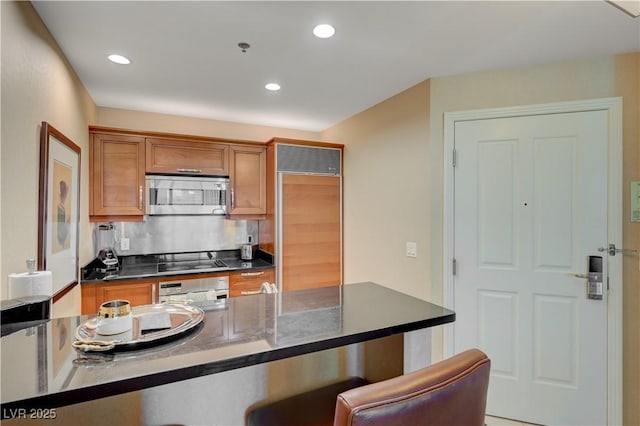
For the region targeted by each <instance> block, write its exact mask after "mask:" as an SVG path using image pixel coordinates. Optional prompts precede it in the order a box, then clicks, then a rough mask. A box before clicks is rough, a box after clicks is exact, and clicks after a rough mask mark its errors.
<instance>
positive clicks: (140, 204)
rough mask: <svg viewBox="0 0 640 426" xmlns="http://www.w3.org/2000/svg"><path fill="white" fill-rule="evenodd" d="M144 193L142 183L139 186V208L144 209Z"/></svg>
mask: <svg viewBox="0 0 640 426" xmlns="http://www.w3.org/2000/svg"><path fill="white" fill-rule="evenodd" d="M142 195H143V189H142V185H140V187H139V188H138V208H139V209H140V210H142Z"/></svg>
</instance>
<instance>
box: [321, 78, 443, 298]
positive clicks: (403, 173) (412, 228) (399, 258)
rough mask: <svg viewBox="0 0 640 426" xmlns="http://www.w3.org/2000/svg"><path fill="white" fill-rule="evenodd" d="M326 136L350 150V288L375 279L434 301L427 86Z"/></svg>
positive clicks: (346, 222)
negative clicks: (409, 248)
mask: <svg viewBox="0 0 640 426" xmlns="http://www.w3.org/2000/svg"><path fill="white" fill-rule="evenodd" d="M322 138H323V139H324V140H327V141H336V142H340V143H344V144H345V150H344V170H345V172H344V253H345V273H344V275H345V282H347V283H350V282H360V281H375V282H377V283H379V284H382V285H386V286H388V287H393V288H395V289H397V290H400V291H403V292H405V293H408V294H411V295H414V296H416V297H420V298H422V299H429V298H430V285H431V284H430V283H431V280H430V277H429V272H430V270H431V269H432V268H431V265H430V261H431V258H430V256H429V250H428V249H427V247H429V245H430V243H429V241H430V240H431V239H432V238H433V236H432V232H433V231H432V229H431V228H430V224H429V223H428V222H427V221H426V220H425V218H428V217H429V216H430V211H429V210H430V207H431V205H432V202H431V200H430V197H429V194H428V193H427V192H426V191H425V182H428V181H429V176H430V171H429V168H428V162H429V158H430V155H431V153H430V150H429V143H428V142H429V140H428V139H429V82H428V81H425V82H423V83H421V84H418V85H417V86H414V87H412V88H410V89H408V90H406V91H404V92H402V93H399V94H397V95H396V96H393V97H392V98H390V99H388V100H386V101H384V102H382V103H380V104H378V105H376V106H374V107H372V108H370V109H368V110H366V111H364V112H362V113H360V114H358V115H356V116H354V117H352V118H350V119H348V120H346V121H344V122H343V123H341V124H338V125H337V126H334V127H332V128H330V129H328V130H326V131H325V132H323V133H322ZM437 232H439V231H437ZM407 241H412V242H416V243H417V247H418V257H417V258H409V257H407V256H406V254H405V253H406V246H405V244H406V242H407Z"/></svg>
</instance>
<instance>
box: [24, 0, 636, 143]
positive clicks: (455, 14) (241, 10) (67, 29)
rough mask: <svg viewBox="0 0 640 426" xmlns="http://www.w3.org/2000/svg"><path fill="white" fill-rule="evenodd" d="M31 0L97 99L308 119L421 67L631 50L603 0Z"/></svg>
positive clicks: (352, 109)
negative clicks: (329, 33) (328, 30)
mask: <svg viewBox="0 0 640 426" xmlns="http://www.w3.org/2000/svg"><path fill="white" fill-rule="evenodd" d="M33 4H34V7H35V8H36V11H37V12H38V14H39V15H40V17H41V18H42V20H43V21H44V23H45V25H46V26H47V27H48V29H49V30H50V32H51V34H52V35H53V37H54V38H55V39H56V41H57V42H58V44H59V45H60V47H61V49H62V50H63V52H64V54H65V56H66V57H67V59H68V60H69V62H70V63H71V66H72V67H73V68H74V70H75V71H76V72H77V74H78V76H79V77H80V79H81V80H82V82H83V83H84V85H85V86H86V88H87V90H88V91H89V93H90V94H91V96H92V97H93V99H94V101H95V102H96V104H97V105H98V106H100V107H113V108H124V109H132V110H141V111H149V112H158V113H166V114H175V115H183V116H191V117H200V118H208V119H216V120H227V121H234V122H240V123H251V124H260V125H269V126H277V127H286V128H292V129H303V130H310V131H321V130H324V129H326V128H327V127H330V126H331V125H334V124H336V123H338V122H340V121H342V120H344V119H346V118H348V117H350V116H352V115H354V114H356V113H358V112H360V111H363V110H365V109H367V108H368V107H370V106H373V105H375V104H376V103H378V102H380V101H383V100H384V99H387V98H389V97H390V96H393V95H394V94H396V93H398V92H400V91H402V90H404V89H407V88H409V87H411V86H413V85H415V84H417V83H419V82H421V81H423V80H425V79H427V78H431V77H437V76H445V75H454V74H462V73H469V72H476V71H482V70H492V69H500V68H507V67H517V66H524V65H531V64H539V63H546V62H555V61H563V60H572V59H580V58H589V57H594V56H599V55H611V54H620V53H626V52H632V51H640V18H633V17H631V16H629V15H628V14H625V13H624V12H622V11H621V10H620V9H618V8H616V7H614V6H613V5H612V4H609V3H606V2H604V1H532V2H525V1H497V2H488V1H470V2H464V1H410V2H400V1H389V2H378V1H376V2H365V1H353V2H352V1H332V2H329V1H320V2H312V1H283V2H269V1H257V2H246V1H227V2H223V1H199V2H186V1H160V2H149V1H135V2H134V1H125V2H119V1H104V2H103V1H80V2H77V1H69V2H57V1H42V2H40V1H35V2H33ZM318 23H330V24H332V25H333V26H334V27H335V28H336V34H335V35H334V36H333V37H332V38H329V39H319V38H316V37H315V36H313V34H312V32H311V31H312V29H313V27H314V26H315V25H316V24H318ZM239 42H246V43H249V44H250V45H251V47H250V48H249V49H248V50H247V51H246V52H245V53H243V52H242V51H241V49H240V48H239V47H238V43H239ZM111 53H119V54H121V55H124V56H127V57H128V58H129V59H131V61H132V62H131V64H129V65H117V64H113V63H111V62H109V61H108V60H107V55H108V54H111ZM270 81H275V82H277V83H279V84H280V85H281V86H282V89H281V90H280V91H278V92H269V91H267V90H265V89H264V85H265V83H267V82H270Z"/></svg>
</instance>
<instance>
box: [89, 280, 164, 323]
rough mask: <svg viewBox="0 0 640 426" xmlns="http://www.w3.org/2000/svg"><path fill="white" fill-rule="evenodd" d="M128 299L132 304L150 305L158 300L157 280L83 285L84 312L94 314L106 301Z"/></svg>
mask: <svg viewBox="0 0 640 426" xmlns="http://www.w3.org/2000/svg"><path fill="white" fill-rule="evenodd" d="M121 299H124V300H128V301H129V302H131V306H138V305H149V304H152V303H157V301H158V281H157V280H136V281H117V282H105V283H99V284H84V285H83V286H82V314H83V315H85V314H93V313H97V312H98V308H100V305H101V304H102V303H104V302H108V301H110V300H121Z"/></svg>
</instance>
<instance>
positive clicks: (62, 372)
mask: <svg viewBox="0 0 640 426" xmlns="http://www.w3.org/2000/svg"><path fill="white" fill-rule="evenodd" d="M212 306H213V305H211V306H207V305H206V304H203V305H201V306H200V307H201V308H202V309H203V310H204V311H205V317H204V320H203V322H202V323H201V324H200V325H198V326H197V327H194V328H193V329H192V330H191V331H190V332H189V333H188V334H186V335H184V336H180V337H178V338H177V339H175V340H172V341H169V342H165V343H162V344H161V345H157V346H153V347H146V348H140V349H134V350H126V351H116V352H113V353H83V352H78V351H75V350H74V349H72V348H71V345H72V343H73V341H74V332H75V330H76V328H77V327H78V326H79V325H80V324H83V323H84V322H85V321H87V320H89V319H90V318H91V316H81V317H71V318H56V319H52V320H49V321H46V322H44V323H40V324H32V325H31V326H29V324H25V328H24V329H22V330H18V331H14V332H12V333H10V334H7V335H5V336H3V337H2V341H1V353H2V389H1V390H2V396H1V398H2V407H3V410H2V411H3V418H5V417H6V416H9V415H10V413H11V412H16V411H15V410H16V409H34V408H43V409H51V408H54V407H62V406H66V405H69V404H75V403H80V402H85V401H91V400H95V399H99V398H104V397H108V396H112V395H119V394H123V393H126V392H131V391H136V390H141V389H146V388H151V387H155V386H160V385H165V384H170V383H175V382H179V381H183V380H187V379H193V378H198V377H203V376H207V375H211V374H216V373H222V372H226V371H229V370H234V369H238V368H242V367H247V366H251V365H256V364H261V363H267V362H271V361H276V360H280V359H284V358H289V357H294V356H298V355H304V354H309V353H312V352H316V351H322V350H326V349H331V348H337V347H341V346H345V345H350V344H353V343H359V342H365V341H368V340H372V339H377V338H380V337H385V336H391V335H394V334H399V333H407V332H412V331H415V330H422V329H427V328H429V327H433V326H437V325H441V324H446V323H450V322H453V321H454V320H455V313H454V312H452V311H450V310H448V309H445V308H443V307H440V306H437V305H434V304H432V303H428V302H425V301H422V300H420V299H417V298H414V297H411V296H408V295H405V294H402V293H400V292H397V291H394V290H391V289H388V288H386V287H383V286H380V285H377V284H374V283H358V284H348V285H344V286H340V287H325V288H320V289H313V290H302V291H293V292H285V293H278V294H258V295H254V296H246V297H240V298H232V299H227V300H224V303H223V304H221V303H220V301H218V303H216V304H215V307H212Z"/></svg>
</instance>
